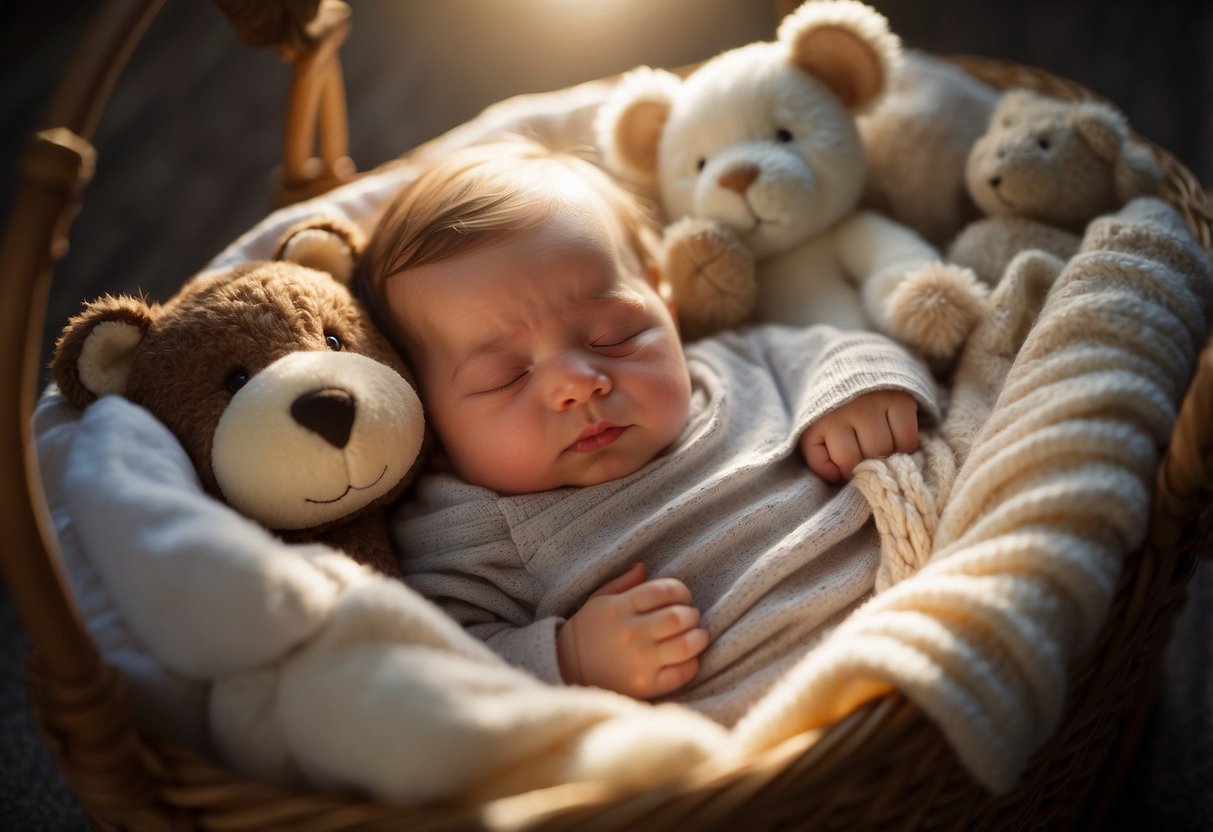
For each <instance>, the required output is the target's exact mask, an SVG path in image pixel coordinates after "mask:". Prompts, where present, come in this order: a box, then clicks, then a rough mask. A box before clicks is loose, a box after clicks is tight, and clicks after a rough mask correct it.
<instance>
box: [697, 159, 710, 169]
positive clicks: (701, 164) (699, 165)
mask: <svg viewBox="0 0 1213 832" xmlns="http://www.w3.org/2000/svg"><path fill="white" fill-rule="evenodd" d="M707 164H708V160H707V159H705V158H703V157H702V156H700V157H699V161H698V162H696V163H695V170H703V169H704V168H705V167H707Z"/></svg>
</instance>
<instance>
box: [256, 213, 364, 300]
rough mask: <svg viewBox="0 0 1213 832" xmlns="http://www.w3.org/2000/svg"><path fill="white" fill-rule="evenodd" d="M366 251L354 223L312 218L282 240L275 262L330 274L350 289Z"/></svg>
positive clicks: (287, 232)
mask: <svg viewBox="0 0 1213 832" xmlns="http://www.w3.org/2000/svg"><path fill="white" fill-rule="evenodd" d="M365 248H366V236H365V235H364V234H363V233H362V230H361V229H359V228H358V227H357V226H355V225H354V224H353V223H350V222H346V221H344V220H340V219H338V218H336V217H311V218H309V219H306V220H303V221H302V222H299V223H297V224H295V225H293V226H291V227H290V228H288V229H287V230H286V232H285V233H284V234H283V235H282V237H281V238H280V239H279V240H278V246H277V249H276V250H275V251H274V259H275V260H289V261H290V262H292V263H298V264H299V265H301V266H307V267H308V268H311V269H318V270H319V271H322V272H328V273H329V274H331V275H332V276H333V277H334V278H335V279H336V280H337V282H338V283H342V284H345V285H348V284H349V282H350V279H351V278H352V277H353V274H354V267H355V266H356V265H357V264H358V258H359V257H361V256H362V252H363V250H364V249H365Z"/></svg>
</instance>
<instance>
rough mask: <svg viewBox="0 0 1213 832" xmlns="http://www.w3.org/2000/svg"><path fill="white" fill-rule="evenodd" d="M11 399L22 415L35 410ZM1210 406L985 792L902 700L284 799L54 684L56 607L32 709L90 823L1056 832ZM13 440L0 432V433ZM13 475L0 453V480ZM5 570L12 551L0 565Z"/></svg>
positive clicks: (1066, 86) (83, 682) (1200, 461)
mask: <svg viewBox="0 0 1213 832" xmlns="http://www.w3.org/2000/svg"><path fill="white" fill-rule="evenodd" d="M304 5H306V4H304ZM136 28H137V27H136ZM948 57H949V59H951V60H953V61H954V62H956V63H957V64H958V65H960V66H961V67H962V68H963V69H965V70H966V71H967V72H969V73H970V74H972V75H974V76H975V77H977V78H978V79H980V80H982V81H985V82H986V83H989V84H991V85H992V86H994V87H996V88H1000V89H1002V88H1009V87H1029V88H1032V89H1036V90H1038V91H1041V92H1044V93H1047V94H1050V95H1054V96H1057V97H1060V98H1064V99H1083V98H1094V97H1096V96H1094V95H1093V94H1092V93H1091V92H1090V91H1088V90H1086V89H1085V88H1083V87H1082V86H1080V85H1078V84H1076V83H1074V82H1072V81H1069V80H1066V79H1063V78H1059V77H1057V76H1055V75H1052V74H1050V73H1048V72H1045V71H1043V70H1039V69H1034V68H1031V67H1026V66H1022V65H1019V64H1014V63H1010V62H1006V61H995V60H990V59H985V58H978V57H969V56H948ZM1153 150H1154V152H1155V153H1156V155H1157V157H1158V160H1159V162H1160V163H1161V165H1162V167H1163V170H1164V174H1165V186H1164V193H1163V195H1164V197H1165V198H1166V199H1167V200H1168V201H1169V202H1171V203H1172V204H1173V205H1174V206H1175V207H1176V208H1177V209H1178V210H1179V211H1180V213H1181V214H1182V216H1183V217H1184V218H1185V220H1186V221H1187V223H1188V224H1189V226H1190V227H1191V229H1192V230H1193V232H1194V234H1195V235H1196V237H1197V239H1198V240H1199V241H1200V243H1201V244H1202V246H1203V247H1204V248H1205V249H1206V250H1209V249H1210V246H1211V244H1213V212H1211V210H1210V204H1209V200H1208V198H1207V195H1206V194H1205V192H1204V190H1203V189H1202V188H1201V186H1200V183H1199V182H1198V181H1197V180H1196V179H1195V177H1194V176H1193V175H1192V174H1191V173H1190V172H1189V171H1188V170H1187V169H1186V168H1185V167H1184V166H1183V165H1182V164H1181V163H1179V162H1178V161H1177V160H1175V159H1174V158H1173V157H1172V156H1171V155H1170V154H1169V153H1167V152H1166V151H1164V150H1162V149H1159V148H1153ZM83 155H87V154H82V156H83ZM14 233H15V232H14ZM11 236H13V235H12V234H10V237H11ZM8 242H9V241H6V253H7V243H8ZM31 262H36V258H35V261H31ZM7 268H8V267H7V266H6V270H7ZM29 271H30V273H33V272H36V271H38V268H37V267H36V266H31V267H30V269H29ZM7 282H8V281H6V283H7ZM34 295H35V296H34V298H33V299H32V300H29V299H24V300H23V303H24V306H23V307H22V308H23V310H29V309H30V308H31V307H32V308H33V309H34V311H35V312H37V309H38V300H37V297H36V295H37V293H36V292H35V293H34ZM6 305H8V299H7V298H6ZM9 308H12V307H11V305H9ZM21 314H24V312H22V313H21ZM34 317H36V318H37V319H38V320H41V316H38V315H35V316H34ZM34 342H35V341H34V339H31V340H30V343H31V344H32V343H34ZM35 351H36V350H35ZM17 398H19V399H21V398H22V397H17ZM19 404H20V405H21V406H22V407H25V406H27V405H28V400H27V399H23V400H22V401H20V402H19ZM6 407H7V405H6ZM1211 407H1213V350H1211V349H1209V348H1206V350H1205V351H1204V353H1203V354H1202V356H1201V359H1200V362H1199V367H1198V370H1197V374H1196V377H1195V379H1194V381H1193V384H1192V387H1191V389H1190V390H1189V392H1188V396H1187V398H1186V400H1185V402H1184V405H1183V407H1182V409H1181V412H1180V415H1179V420H1178V422H1177V425H1176V428H1175V432H1174V435H1173V437H1172V441H1171V445H1170V447H1169V450H1168V453H1167V455H1166V457H1165V458H1164V460H1163V463H1162V465H1161V466H1160V468H1159V472H1158V477H1157V486H1156V494H1155V503H1154V508H1153V516H1152V520H1151V528H1150V534H1149V537H1148V542H1147V544H1146V546H1145V547H1144V548H1143V549H1142V550H1140V551H1138V552H1135V553H1133V554H1132V555H1131V556H1130V557H1129V559H1128V561H1127V562H1126V565H1125V569H1124V572H1123V576H1122V578H1121V583H1120V586H1119V589H1118V591H1117V593H1116V596H1115V599H1114V601H1113V605H1112V608H1111V610H1110V613H1109V616H1108V620H1107V623H1106V624H1105V626H1104V627H1103V628H1102V630H1101V632H1100V634H1099V636H1098V638H1097V639H1096V641H1095V643H1094V644H1093V645H1092V646H1091V647H1090V649H1089V650H1088V652H1087V654H1086V655H1085V656H1084V657H1083V658H1082V659H1080V660H1079V661H1077V662H1076V663H1075V664H1074V665H1073V666H1072V667H1071V668H1070V672H1069V680H1068V691H1069V693H1068V697H1067V705H1066V712H1065V717H1064V719H1063V722H1062V724H1061V727H1060V729H1059V730H1058V732H1057V733H1056V734H1055V736H1054V737H1053V738H1052V739H1051V740H1050V741H1049V743H1048V744H1047V745H1046V746H1044V747H1043V748H1041V749H1040V750H1039V751H1038V752H1037V754H1036V756H1035V758H1034V760H1033V762H1032V763H1031V764H1030V765H1029V767H1028V769H1027V773H1026V774H1025V776H1024V778H1023V779H1022V781H1021V782H1020V783H1019V785H1018V786H1017V787H1016V788H1015V789H1014V790H1012V791H1011V792H1010V793H1008V794H1005V795H1001V796H998V797H997V798H992V797H991V796H990V795H989V794H988V793H987V792H985V791H984V790H983V789H981V788H980V787H979V786H978V785H976V784H975V783H974V782H973V780H972V779H971V778H970V777H969V775H968V774H967V773H966V772H965V771H964V769H963V768H962V767H961V766H960V764H959V763H958V762H957V761H956V759H955V757H954V755H953V754H952V752H951V750H950V749H949V748H948V746H947V744H946V743H945V741H944V739H943V738H942V736H941V735H940V733H939V732H938V731H937V730H936V729H935V728H934V726H933V725H932V723H931V722H930V721H929V720H927V719H926V717H925V716H923V714H922V712H921V711H920V710H919V709H918V708H917V707H916V706H914V705H913V704H912V703H910V702H909V701H908V700H906V699H905V698H904V697H903V696H901V695H900V694H896V693H894V694H890V695H887V696H885V697H883V698H881V699H879V700H877V701H876V702H874V703H870V704H868V705H866V706H863V707H862V708H859V709H858V710H856V711H855V712H853V713H851V714H850V715H848V716H847V717H845V718H844V719H842V720H841V721H840V722H838V723H836V724H834V725H833V726H830V727H829V728H827V729H824V730H821V731H817V732H811V733H808V734H804V735H801V736H798V737H795V738H793V739H792V740H789V741H787V742H785V743H783V744H782V745H780V746H778V747H776V748H773V749H771V750H769V751H767V752H764V753H761V754H758V755H755V756H753V757H752V758H750V759H749V760H747V761H745V762H744V763H741V764H738V765H737V766H735V767H734V768H732V769H730V770H728V771H724V772H720V771H715V772H711V773H709V772H706V771H705V772H702V773H697V774H693V775H691V776H688V777H686V778H684V779H683V780H681V781H678V782H676V783H674V784H672V785H669V786H666V787H663V788H661V789H658V790H654V791H650V792H646V793H643V794H628V793H623V792H620V791H618V790H616V789H613V788H611V787H609V786H604V785H600V784H571V785H568V786H561V787H556V788H552V789H547V790H544V791H542V792H535V793H531V794H526V795H521V796H518V797H515V798H509V799H504V800H499V801H496V802H494V803H491V804H487V805H479V806H469V807H445V808H429V809H420V810H416V809H409V808H406V807H402V806H396V805H389V804H385V803H380V802H374V801H368V800H365V799H364V798H361V797H360V796H357V795H347V794H336V793H327V794H326V793H306V794H304V793H293V792H288V791H284V790H282V789H279V788H276V787H271V786H267V785H264V784H260V783H256V782H251V781H248V780H246V779H244V778H242V777H239V776H237V775H235V774H233V773H232V772H230V771H228V770H226V769H224V768H222V767H219V766H217V765H214V764H213V763H211V762H209V761H208V760H205V759H203V758H202V757H200V756H199V755H198V754H196V753H195V752H193V751H190V750H187V749H184V748H181V747H179V746H176V745H173V744H171V743H167V742H164V741H162V740H160V739H158V738H156V737H154V736H150V735H148V734H146V733H143V732H141V731H140V730H139V729H138V728H137V727H136V726H135V724H134V721H133V719H132V704H131V703H132V699H131V694H130V690H129V687H128V685H127V683H126V681H125V680H124V679H123V678H122V677H121V676H120V674H118V673H117V672H116V671H114V670H113V669H111V668H109V667H108V666H106V665H105V664H104V663H102V662H99V661H93V662H78V663H77V665H76V666H77V667H78V672H76V673H74V674H65V673H64V672H63V670H62V668H63V666H64V664H65V663H64V662H60V661H56V660H51V661H48V660H47V659H48V658H50V656H48V651H49V648H48V647H46V642H47V641H48V640H47V639H46V638H45V637H43V638H40V633H45V632H56V633H58V634H60V636H61V638H62V640H63V643H68V644H83V645H84V647H82V648H81V649H82V650H83V651H84V653H85V654H87V652H88V648H87V642H88V637H87V634H86V633H85V632H84V630H83V627H82V625H81V623H80V621H79V619H78V617H76V616H75V614H74V613H73V611H72V608H71V605H70V603H62V604H59V605H53V604H52V605H49V606H48V609H47V610H46V611H45V612H44V615H45V619H44V621H43V623H37V622H35V623H34V624H33V626H31V631H32V635H33V636H34V646H35V654H34V656H33V657H32V659H31V662H30V672H29V687H30V697H31V701H32V702H33V705H34V708H35V711H36V716H37V719H38V722H39V724H40V726H41V728H42V730H43V733H44V736H45V738H46V741H47V743H48V745H49V746H50V748H51V749H52V752H53V753H54V755H55V758H56V760H57V762H58V764H59V765H60V767H61V768H62V770H63V771H64V772H65V774H66V775H67V777H68V779H69V781H70V782H71V784H72V787H73V789H74V791H75V793H76V795H77V797H78V799H79V801H80V803H81V804H82V806H83V807H84V809H85V811H86V813H87V814H88V815H89V817H90V819H91V820H92V822H93V823H94V824H95V825H96V826H97V827H98V828H102V829H111V828H113V829H119V828H130V829H140V830H154V829H176V828H213V829H226V830H239V829H252V828H264V827H271V828H273V827H278V828H290V829H297V830H329V829H338V828H341V829H345V828H365V829H377V828H383V829H418V830H420V829H425V830H456V829H458V830H467V829H487V828H493V829H502V828H508V829H512V830H524V829H526V830H531V829H535V830H538V829H543V830H561V829H570V830H571V829H576V830H579V832H580V831H581V830H589V829H630V830H635V829H662V830H664V829H671V828H679V827H681V828H687V829H721V830H725V829H741V828H744V829H783V828H789V827H798V828H799V827H803V828H812V829H823V830H825V829H847V830H851V829H857V828H865V829H867V828H881V829H883V828H889V829H907V830H908V829H969V828H979V829H983V830H987V829H989V830H994V829H1021V828H1048V829H1062V828H1067V827H1070V826H1072V825H1073V824H1075V823H1076V822H1077V820H1078V819H1079V817H1080V814H1081V813H1082V812H1083V811H1084V809H1085V808H1086V807H1087V806H1088V805H1089V804H1090V803H1091V802H1092V801H1095V802H1098V801H1099V800H1100V799H1102V798H1104V797H1106V795H1100V794H1097V793H1095V792H1096V787H1097V784H1099V783H1101V782H1104V781H1114V780H1115V774H1116V772H1117V771H1118V770H1119V767H1121V766H1122V765H1123V763H1124V760H1125V759H1126V758H1127V755H1128V754H1130V753H1131V752H1132V750H1133V748H1134V747H1135V742H1136V737H1137V736H1139V735H1140V731H1141V728H1142V722H1143V719H1144V714H1145V712H1146V709H1147V707H1148V704H1149V702H1150V699H1151V693H1152V690H1153V686H1154V685H1155V683H1156V679H1157V675H1158V671H1159V666H1158V660H1159V656H1160V654H1161V648H1162V646H1163V645H1164V644H1165V641H1166V639H1167V637H1168V635H1169V629H1170V626H1171V621H1172V620H1173V618H1174V616H1175V614H1176V612H1177V610H1178V607H1179V605H1180V603H1181V602H1182V598H1183V593H1184V587H1185V585H1186V583H1187V581H1188V579H1189V578H1190V577H1191V574H1192V572H1193V571H1194V569H1195V567H1196V565H1197V563H1198V560H1199V552H1200V551H1201V550H1202V549H1203V548H1207V544H1208V542H1209V540H1210V538H1211V532H1213V522H1210V514H1209V512H1207V511H1203V507H1204V506H1206V505H1207V504H1208V487H1209V485H1210V484H1211V483H1213V414H1211V413H1210V412H1209V411H1210V408H1211ZM22 412H23V413H28V412H29V411H28V410H24V411H22ZM8 426H9V423H7V422H6V423H5V424H2V425H0V432H2V431H3V430H4V429H6V428H7V427H8ZM13 427H14V431H13V432H14V433H17V432H18V431H17V430H16V426H15V425H14V426H13ZM22 433H23V434H24V433H25V432H24V431H22ZM24 441H26V442H27V443H28V441H29V438H28V436H27V435H25V436H24ZM8 462H9V460H8V459H7V458H5V459H0V464H4V465H5V466H6V467H5V470H6V471H7V470H8V468H7V464H8ZM33 486H36V483H34V484H33ZM29 511H30V514H31V515H32V516H35V517H37V516H38V514H39V511H41V509H39V508H38V506H37V497H36V496H34V497H31V508H30V509H29ZM1202 511H1203V514H1202ZM43 525H44V526H45V523H44V524H43ZM48 548H51V549H52V551H53V547H48ZM38 555H43V556H44V553H41V552H36V553H35V556H38ZM24 556H25V555H24V554H22V555H19V556H16V557H24ZM14 557H15V555H14V553H13V552H11V551H8V550H6V552H5V558H6V560H8V559H14ZM23 574H25V573H24V572H23V570H19V569H12V568H10V569H8V571H7V572H6V577H8V579H9V581H10V584H11V587H10V588H11V589H12V590H13V592H14V594H15V595H23V596H27V597H33V598H40V597H43V596H44V595H51V596H53V595H54V594H55V592H56V591H57V592H58V593H59V594H60V595H63V594H64V593H65V590H64V589H63V587H64V582H63V581H62V579H61V578H60V580H59V585H58V586H57V587H52V588H50V589H47V588H46V587H45V586H41V585H26V584H23V583H22V581H23V580H24V578H23V577H22V575H23ZM51 574H52V575H53V574H54V570H53V569H52V570H51ZM31 580H33V579H31ZM39 580H41V579H39ZM27 623H28V622H27ZM56 640H58V639H56Z"/></svg>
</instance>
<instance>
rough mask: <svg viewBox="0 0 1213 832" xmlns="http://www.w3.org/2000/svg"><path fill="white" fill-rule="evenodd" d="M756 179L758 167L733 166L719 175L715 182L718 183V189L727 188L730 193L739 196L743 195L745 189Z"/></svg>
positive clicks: (746, 165) (747, 165)
mask: <svg viewBox="0 0 1213 832" xmlns="http://www.w3.org/2000/svg"><path fill="white" fill-rule="evenodd" d="M757 178H758V165H749V164H745V165H733V167H731V168H729V169H728V170H726V171H725V172H724V173H722V174H720V178H719V179H717V180H716V181H717V182H719V183H720V187H722V188H728V189H729V190H730V191H736V192H737V193H739V194H744V193H745V189H746V188H748V187H750V185H752V184H753V183H754V180H755V179H757Z"/></svg>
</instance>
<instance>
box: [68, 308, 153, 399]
mask: <svg viewBox="0 0 1213 832" xmlns="http://www.w3.org/2000/svg"><path fill="white" fill-rule="evenodd" d="M154 315H155V310H154V309H153V308H152V307H149V306H148V305H147V304H146V303H145V302H144V301H142V300H139V299H138V298H133V297H130V296H129V295H120V296H118V297H112V296H106V297H103V298H100V299H98V300H95V301H93V302H92V303H89V304H86V305H85V307H84V311H83V312H81V313H80V314H79V315H76V316H75V317H73V318H72V319H71V320H70V321H68V324H67V326H66V327H64V328H63V332H62V333H61V334H60V335H59V340H58V342H56V344H55V353H54V356H53V357H52V358H51V371H52V373H53V375H54V377H55V384H56V386H58V388H59V392H60V393H62V394H63V397H64V398H65V399H67V400H68V401H69V402H70V403H71V404H73V405H75V406H76V407H85V406H87V405H88V404H90V403H92V402H93V401H94V400H95V399H98V398H100V397H101V396H105V395H109V394H115V395H124V394H125V393H126V390H127V387H128V385H129V383H130V377H131V368H132V366H133V365H134V360H135V352H136V349H137V348H138V346H139V344H141V343H142V342H143V336H144V335H145V334H146V333H147V330H148V327H150V326H151V325H152V320H153V317H154Z"/></svg>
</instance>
